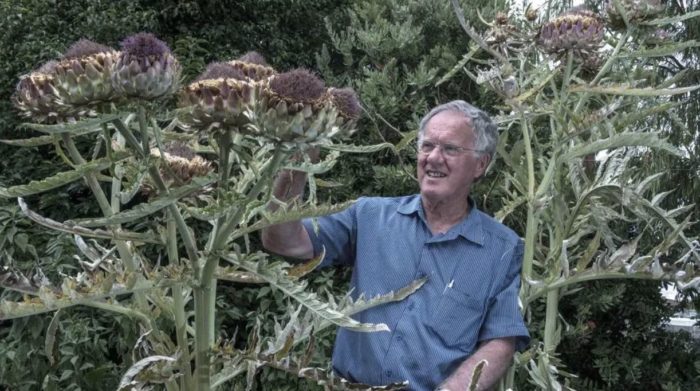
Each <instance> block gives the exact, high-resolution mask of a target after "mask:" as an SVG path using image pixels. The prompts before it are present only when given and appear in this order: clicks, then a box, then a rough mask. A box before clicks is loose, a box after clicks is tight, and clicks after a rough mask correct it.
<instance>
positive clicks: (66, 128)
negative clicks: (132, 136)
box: [20, 114, 121, 134]
mask: <svg viewBox="0 0 700 391" xmlns="http://www.w3.org/2000/svg"><path fill="white" fill-rule="evenodd" d="M119 118H121V115H119V114H108V115H104V116H102V117H98V118H91V119H85V120H82V121H78V122H74V123H65V124H57V125H41V124H32V123H23V124H21V125H20V127H22V128H27V129H32V130H36V131H38V132H42V133H49V134H61V133H74V132H80V131H84V130H86V129H92V128H97V129H96V130H101V128H100V125H102V124H104V123H107V122H111V121H114V120H116V119H119Z"/></svg>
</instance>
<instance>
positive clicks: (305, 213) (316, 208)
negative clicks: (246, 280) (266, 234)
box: [231, 200, 355, 240]
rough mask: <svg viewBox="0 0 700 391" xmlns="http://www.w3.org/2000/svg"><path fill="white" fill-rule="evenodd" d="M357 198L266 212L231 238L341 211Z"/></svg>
mask: <svg viewBox="0 0 700 391" xmlns="http://www.w3.org/2000/svg"><path fill="white" fill-rule="evenodd" d="M354 202H355V200H350V201H345V202H343V203H340V204H327V205H305V206H301V207H292V209H288V210H286V209H279V210H277V211H275V212H273V213H265V214H264V215H263V218H262V219H261V220H258V221H256V222H255V223H254V224H251V225H249V226H247V227H241V228H239V229H237V230H235V231H233V234H232V235H231V239H232V240H233V239H236V238H240V237H241V236H243V235H246V234H249V233H251V232H255V231H259V230H261V229H264V228H267V227H269V226H272V225H276V224H282V223H288V222H290V221H298V220H302V219H306V218H311V217H318V216H326V215H329V214H333V213H337V212H341V211H343V210H345V209H347V208H349V207H350V205H352V204H353V203H354Z"/></svg>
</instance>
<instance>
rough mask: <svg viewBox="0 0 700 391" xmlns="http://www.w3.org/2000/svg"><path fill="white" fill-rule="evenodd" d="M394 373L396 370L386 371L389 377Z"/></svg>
mask: <svg viewBox="0 0 700 391" xmlns="http://www.w3.org/2000/svg"><path fill="white" fill-rule="evenodd" d="M393 374H394V372H392V371H386V376H387V377H391V376H392V375H393Z"/></svg>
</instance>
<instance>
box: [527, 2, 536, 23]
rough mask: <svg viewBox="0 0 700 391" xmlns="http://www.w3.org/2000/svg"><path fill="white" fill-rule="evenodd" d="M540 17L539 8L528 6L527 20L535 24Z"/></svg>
mask: <svg viewBox="0 0 700 391" xmlns="http://www.w3.org/2000/svg"><path fill="white" fill-rule="evenodd" d="M537 16H538V10H537V8H534V7H533V6H532V4H528V5H527V8H525V19H527V20H528V21H530V22H534V21H536V20H537Z"/></svg>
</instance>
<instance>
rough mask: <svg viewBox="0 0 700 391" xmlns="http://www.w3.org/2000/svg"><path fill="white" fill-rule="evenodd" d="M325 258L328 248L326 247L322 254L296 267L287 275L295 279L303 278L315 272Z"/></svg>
mask: <svg viewBox="0 0 700 391" xmlns="http://www.w3.org/2000/svg"><path fill="white" fill-rule="evenodd" d="M325 257H326V248H325V247H324V248H323V250H322V251H321V253H320V254H318V255H317V256H315V257H313V258H311V260H309V261H306V262H302V263H299V264H296V265H294V266H293V267H292V268H291V269H289V270H288V271H287V275H288V276H289V277H291V278H295V279H298V278H301V277H303V276H305V275H307V274H309V273H311V271H313V270H315V269H316V267H317V266H318V265H320V264H321V262H323V258H325Z"/></svg>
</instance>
